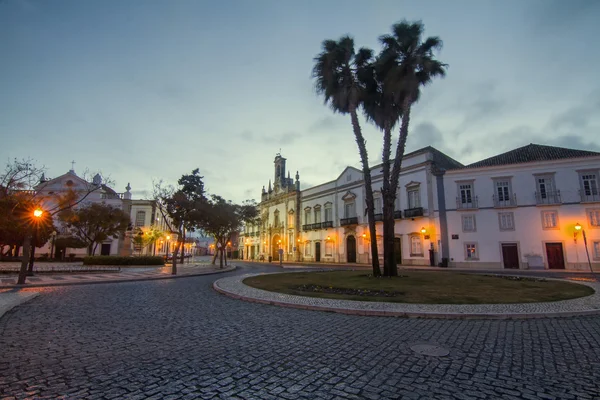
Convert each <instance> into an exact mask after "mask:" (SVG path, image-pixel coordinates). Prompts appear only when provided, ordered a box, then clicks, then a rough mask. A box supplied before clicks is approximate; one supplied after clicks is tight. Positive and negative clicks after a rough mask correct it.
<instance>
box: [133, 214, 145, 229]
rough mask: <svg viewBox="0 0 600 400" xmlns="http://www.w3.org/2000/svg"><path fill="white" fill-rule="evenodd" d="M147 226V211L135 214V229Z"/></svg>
mask: <svg viewBox="0 0 600 400" xmlns="http://www.w3.org/2000/svg"><path fill="white" fill-rule="evenodd" d="M144 225H146V211H138V212H137V213H135V227H136V228H139V227H141V226H144Z"/></svg>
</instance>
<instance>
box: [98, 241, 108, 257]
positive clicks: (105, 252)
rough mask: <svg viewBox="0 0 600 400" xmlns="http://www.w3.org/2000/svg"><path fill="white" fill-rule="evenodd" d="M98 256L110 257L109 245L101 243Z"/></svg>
mask: <svg viewBox="0 0 600 400" xmlns="http://www.w3.org/2000/svg"><path fill="white" fill-rule="evenodd" d="M100 255H101V256H110V243H102V247H100Z"/></svg>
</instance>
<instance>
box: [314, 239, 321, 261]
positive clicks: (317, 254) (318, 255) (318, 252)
mask: <svg viewBox="0 0 600 400" xmlns="http://www.w3.org/2000/svg"><path fill="white" fill-rule="evenodd" d="M315 261H316V262H319V261H321V242H316V243H315Z"/></svg>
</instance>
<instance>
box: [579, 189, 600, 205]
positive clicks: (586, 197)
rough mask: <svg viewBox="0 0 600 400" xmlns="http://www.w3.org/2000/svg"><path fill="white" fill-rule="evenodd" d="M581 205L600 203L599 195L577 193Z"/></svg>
mask: <svg viewBox="0 0 600 400" xmlns="http://www.w3.org/2000/svg"><path fill="white" fill-rule="evenodd" d="M579 195H580V196H581V202H582V203H600V193H590V194H587V193H585V192H582V191H581V190H580V191H579Z"/></svg>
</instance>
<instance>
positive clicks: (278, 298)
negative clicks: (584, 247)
mask: <svg viewBox="0 0 600 400" xmlns="http://www.w3.org/2000/svg"><path fill="white" fill-rule="evenodd" d="M275 273H281V272H275ZM283 273H290V272H283ZM258 275H265V274H245V275H237V276H233V277H227V278H221V279H218V280H216V281H215V282H213V289H214V290H215V291H217V292H219V293H221V294H223V295H225V296H228V297H231V298H234V299H236V300H243V301H247V302H253V303H260V304H267V305H273V306H279V307H286V308H298V309H304V310H313V311H325V312H335V313H341V314H349V315H361V316H380V317H382V316H383V317H402V318H435V319H537V318H566V317H575V316H591V315H600V283H598V282H593V283H592V282H573V281H569V280H565V279H556V278H544V279H548V280H561V281H566V282H570V283H578V284H582V285H586V286H589V287H591V288H593V289H594V290H595V293H594V294H592V295H590V296H585V297H580V298H576V299H570V300H562V301H555V302H545V303H521V304H518V303H516V304H515V303H513V304H476V305H464V304H459V305H451V304H437V305H436V304H410V303H386V302H365V301H355V300H336V299H326V298H317V297H310V296H295V295H289V294H283V293H277V292H269V291H266V290H262V289H256V288H253V287H251V286H248V285H246V284H244V283H243V280H244V279H246V278H249V277H252V276H258ZM224 286H226V287H224ZM311 301H312V303H313V304H306V303H307V302H311ZM361 306H362V307H363V308H360V307H361ZM464 306H467V307H464ZM436 307H437V308H440V309H442V310H440V311H435V308H436ZM502 307H504V308H505V309H506V310H503V309H502ZM519 307H521V308H522V309H523V311H520V312H515V311H510V309H513V308H519ZM565 307H567V308H569V307H573V309H566V310H565V309H564V308H565ZM394 308H395V309H394ZM402 308H404V309H402ZM418 308H422V309H424V310H419V309H418ZM453 308H454V310H453ZM469 308H471V309H475V310H477V308H480V309H481V310H480V311H479V312H474V311H471V312H469V311H468V310H469ZM490 308H491V309H492V310H493V309H494V308H497V309H499V310H501V311H497V312H492V311H489V310H486V309H490ZM544 308H545V309H546V310H545V311H544V310H543V309H544ZM414 309H416V310H414ZM428 309H432V310H434V311H428ZM444 309H446V310H444ZM461 309H466V310H467V311H461Z"/></svg>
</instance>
